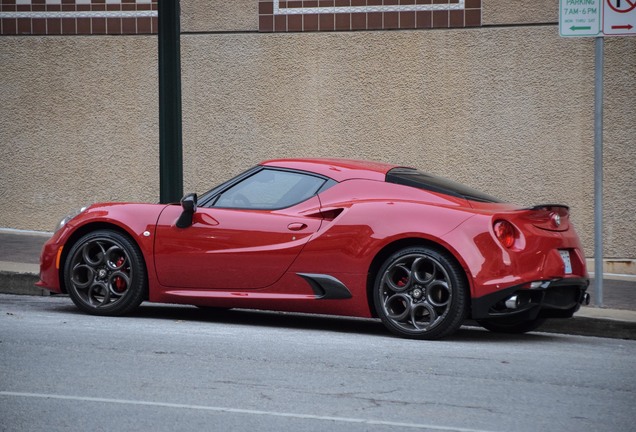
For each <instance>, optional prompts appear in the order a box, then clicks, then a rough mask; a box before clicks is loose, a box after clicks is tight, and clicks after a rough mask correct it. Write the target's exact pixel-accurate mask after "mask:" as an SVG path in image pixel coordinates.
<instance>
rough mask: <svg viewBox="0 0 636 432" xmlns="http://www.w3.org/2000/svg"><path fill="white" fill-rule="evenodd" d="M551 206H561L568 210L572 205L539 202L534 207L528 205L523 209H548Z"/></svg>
mask: <svg viewBox="0 0 636 432" xmlns="http://www.w3.org/2000/svg"><path fill="white" fill-rule="evenodd" d="M551 207H559V208H564V209H566V210H567V211H569V210H570V207H568V206H566V205H563V204H539V205H536V206H534V207H528V208H524V209H523V210H543V209H548V208H551Z"/></svg>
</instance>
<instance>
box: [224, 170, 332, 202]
mask: <svg viewBox="0 0 636 432" xmlns="http://www.w3.org/2000/svg"><path fill="white" fill-rule="evenodd" d="M325 182H326V180H325V179H322V178H320V177H314V176H312V175H307V174H301V173H297V172H289V171H279V170H272V169H263V170H261V171H259V172H257V173H255V174H254V175H251V176H250V177H248V178H246V179H245V180H243V181H241V182H240V183H237V184H235V185H234V186H232V187H231V188H229V189H228V190H226V191H225V192H223V193H222V194H221V195H220V196H219V197H218V198H217V200H216V202H215V203H214V207H223V208H240V209H255V210H271V209H280V208H285V207H290V206H292V205H294V204H298V203H300V202H303V201H305V200H306V199H308V198H310V197H312V196H314V195H315V194H316V193H317V192H318V190H319V189H320V188H321V187H322V186H323V184H325Z"/></svg>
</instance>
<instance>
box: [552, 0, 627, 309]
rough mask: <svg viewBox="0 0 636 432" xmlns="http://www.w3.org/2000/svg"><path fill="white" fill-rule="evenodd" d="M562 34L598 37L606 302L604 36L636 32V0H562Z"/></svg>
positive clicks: (599, 298) (597, 177) (599, 275)
mask: <svg viewBox="0 0 636 432" xmlns="http://www.w3.org/2000/svg"><path fill="white" fill-rule="evenodd" d="M559 34H560V35H561V36H563V37H581V36H584V37H595V38H596V45H595V60H594V64H595V84H594V281H595V285H594V294H595V296H594V300H595V305H596V307H602V306H603V59H604V52H603V51H604V40H603V37H604V36H632V35H635V34H636V0H559Z"/></svg>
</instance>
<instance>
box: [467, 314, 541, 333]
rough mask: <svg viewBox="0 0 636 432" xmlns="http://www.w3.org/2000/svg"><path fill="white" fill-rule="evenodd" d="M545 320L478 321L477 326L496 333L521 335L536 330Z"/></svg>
mask: <svg viewBox="0 0 636 432" xmlns="http://www.w3.org/2000/svg"><path fill="white" fill-rule="evenodd" d="M544 322H545V318H535V319H533V320H525V321H521V320H519V319H505V318H503V319H501V318H500V319H497V320H477V324H479V325H480V326H482V327H483V328H485V329H486V330H489V331H491V332H494V333H509V334H521V333H527V332H530V331H533V330H536V329H537V328H539V327H540V326H541V324H543V323H544Z"/></svg>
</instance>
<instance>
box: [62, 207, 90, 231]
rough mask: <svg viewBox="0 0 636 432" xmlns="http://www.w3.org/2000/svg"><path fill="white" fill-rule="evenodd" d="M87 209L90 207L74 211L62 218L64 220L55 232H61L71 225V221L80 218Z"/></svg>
mask: <svg viewBox="0 0 636 432" xmlns="http://www.w3.org/2000/svg"><path fill="white" fill-rule="evenodd" d="M87 208H88V206H84V207H82V208H81V209H77V210H74V211H72V212H71V213H69V214H67V215H66V216H64V217H63V218H62V220H61V221H59V222H58V224H57V226H56V227H55V231H54V232H58V231H59V230H61V229H62V228H64V225H66V224H67V223H69V222H70V221H71V219H73V218H74V217H75V216H78V215H79V214H80V213H82V212H83V211H84V210H86V209H87Z"/></svg>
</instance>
